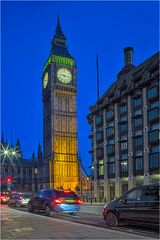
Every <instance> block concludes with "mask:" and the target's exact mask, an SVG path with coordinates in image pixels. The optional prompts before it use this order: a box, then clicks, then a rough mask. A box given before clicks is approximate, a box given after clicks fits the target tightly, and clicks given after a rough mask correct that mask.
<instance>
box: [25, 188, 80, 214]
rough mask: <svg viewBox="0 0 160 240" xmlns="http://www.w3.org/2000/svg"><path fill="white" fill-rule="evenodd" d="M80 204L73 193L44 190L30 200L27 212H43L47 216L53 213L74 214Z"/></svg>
mask: <svg viewBox="0 0 160 240" xmlns="http://www.w3.org/2000/svg"><path fill="white" fill-rule="evenodd" d="M80 203H81V200H80V199H79V198H78V196H77V195H76V194H75V192H73V191H60V190H51V189H44V190H41V191H40V192H38V194H36V195H35V196H33V197H32V198H31V199H30V201H29V203H28V211H29V212H33V211H34V210H43V211H45V213H46V215H47V216H50V215H51V213H53V212H66V213H69V214H75V213H77V212H78V211H79V210H80Z"/></svg>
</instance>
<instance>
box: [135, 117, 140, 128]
mask: <svg viewBox="0 0 160 240" xmlns="http://www.w3.org/2000/svg"><path fill="white" fill-rule="evenodd" d="M141 125H142V118H141V117H140V118H135V119H134V126H135V127H138V126H141Z"/></svg>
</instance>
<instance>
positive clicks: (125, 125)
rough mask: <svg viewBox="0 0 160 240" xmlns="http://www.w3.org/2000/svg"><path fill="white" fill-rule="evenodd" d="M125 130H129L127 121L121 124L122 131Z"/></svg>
mask: <svg viewBox="0 0 160 240" xmlns="http://www.w3.org/2000/svg"><path fill="white" fill-rule="evenodd" d="M123 131H127V124H126V123H122V124H120V132H123Z"/></svg>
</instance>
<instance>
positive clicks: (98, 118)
mask: <svg viewBox="0 0 160 240" xmlns="http://www.w3.org/2000/svg"><path fill="white" fill-rule="evenodd" d="M95 121H96V124H100V123H102V117H101V116H98V117H96V120H95Z"/></svg>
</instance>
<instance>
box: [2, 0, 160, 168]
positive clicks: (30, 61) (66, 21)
mask: <svg viewBox="0 0 160 240" xmlns="http://www.w3.org/2000/svg"><path fill="white" fill-rule="evenodd" d="M1 11H2V18H1V19H2V25H1V27H2V29H1V34H2V45H1V50H2V56H1V57H2V65H1V70H2V75H1V96H2V97H1V114H2V118H1V121H2V122H1V128H2V129H3V130H4V135H5V138H6V139H8V141H10V139H11V132H12V138H13V143H15V141H16V138H17V137H19V139H20V142H21V146H22V150H23V154H24V156H25V157H26V158H30V157H31V154H32V151H33V150H35V152H36V153H37V145H38V143H39V141H40V143H41V144H42V141H43V137H42V136H43V133H42V89H41V81H42V80H41V73H42V70H43V66H44V63H45V61H46V60H47V58H48V56H49V53H50V47H51V39H52V37H53V35H54V33H55V28H56V24H57V14H58V13H59V14H60V21H61V26H62V30H63V32H64V33H65V35H66V37H67V40H68V48H69V51H70V53H71V54H72V56H74V57H75V58H76V62H77V66H78V99H77V110H78V136H79V152H80V154H81V157H82V161H83V165H84V167H85V169H86V170H87V171H88V166H89V165H90V162H91V156H90V154H89V153H88V150H90V140H89V139H88V135H89V132H90V127H89V125H88V123H87V119H86V115H87V114H88V113H89V109H88V108H89V106H90V105H93V104H95V101H96V96H97V95H96V54H97V52H98V53H99V64H100V65H99V69H100V95H102V94H103V93H104V92H105V91H106V89H107V88H108V87H109V86H110V84H111V83H112V82H113V81H115V80H116V75H117V73H118V72H119V71H120V70H121V68H122V67H123V48H125V47H127V46H132V47H134V64H135V65H138V64H140V63H141V62H142V61H144V60H145V59H146V58H148V57H150V56H151V55H153V54H154V53H155V52H157V51H158V41H159V39H158V2H153V1H151V2H144V1H143V2H138V1H135V2H98V1H97V2H29V1H28V2H2V9H1Z"/></svg>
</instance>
